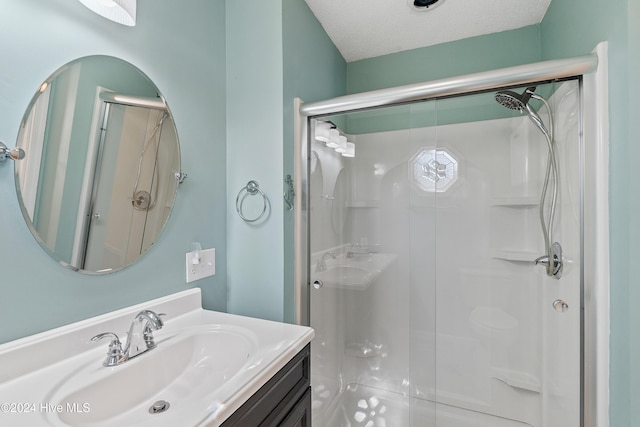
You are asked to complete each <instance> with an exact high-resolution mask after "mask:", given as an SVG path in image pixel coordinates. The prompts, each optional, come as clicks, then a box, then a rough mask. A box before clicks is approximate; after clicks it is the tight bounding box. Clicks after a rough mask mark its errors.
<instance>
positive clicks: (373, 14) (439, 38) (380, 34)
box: [305, 0, 551, 62]
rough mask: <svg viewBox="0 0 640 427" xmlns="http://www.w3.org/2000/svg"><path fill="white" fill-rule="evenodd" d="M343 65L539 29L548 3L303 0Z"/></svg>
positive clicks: (542, 0)
mask: <svg viewBox="0 0 640 427" xmlns="http://www.w3.org/2000/svg"><path fill="white" fill-rule="evenodd" d="M305 1H306V2H307V4H308V5H309V7H310V8H311V10H312V12H313V14H314V15H315V16H316V18H318V20H319V21H320V23H321V24H322V26H323V27H324V29H325V31H326V32H327V34H328V35H329V37H330V38H331V40H333V43H334V44H335V45H336V47H337V48H338V49H339V50H340V53H342V56H344V59H345V60H346V61H347V62H352V61H357V60H359V59H364V58H372V57H375V56H380V55H386V54H389V53H394V52H400V51H403V50H409V49H415V48H419V47H425V46H431V45H435V44H440V43H445V42H449V41H454V40H460V39H464V38H467V37H473V36H479V35H482V34H490V33H497V32H500V31H506V30H513V29H516V28H521V27H525V26H527V25H534V24H538V23H540V21H542V18H543V17H544V14H545V12H546V11H547V8H548V7H549V3H551V0H440V2H439V3H438V4H436V5H435V6H436V7H434V6H432V7H431V8H429V9H427V10H424V11H418V10H416V9H415V8H414V7H413V0H305Z"/></svg>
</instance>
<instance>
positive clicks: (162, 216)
mask: <svg viewBox="0 0 640 427" xmlns="http://www.w3.org/2000/svg"><path fill="white" fill-rule="evenodd" d="M17 146H18V147H19V148H22V149H23V150H24V151H25V153H26V156H25V158H24V159H22V160H20V161H17V162H15V178H16V189H17V192H18V200H19V202H20V207H21V209H22V214H23V215H24V218H25V220H26V222H27V224H28V225H29V228H30V229H31V232H32V233H33V236H34V237H35V238H36V240H37V241H38V243H40V245H41V246H42V247H43V248H44V249H45V250H46V251H47V252H48V253H49V254H50V255H51V256H52V257H53V258H54V259H55V260H56V261H58V262H60V263H61V264H62V265H64V266H66V267H69V268H71V269H73V270H78V271H82V272H85V273H109V272H112V271H116V270H120V269H122V268H124V267H126V266H128V265H130V264H131V263H133V262H134V261H136V260H137V259H138V258H140V257H141V256H142V255H143V254H144V253H145V252H146V251H147V250H148V249H149V248H150V247H151V246H152V245H153V243H154V242H155V241H156V239H157V238H158V236H159V235H160V233H161V232H162V230H163V228H164V226H165V224H166V222H167V219H168V217H169V214H170V212H171V209H172V207H173V203H174V200H175V195H176V190H177V186H178V183H179V181H181V180H182V177H183V175H182V173H181V172H180V148H179V144H178V134H177V132H176V128H175V125H174V122H173V119H172V116H171V113H170V111H169V108H168V107H167V105H166V103H165V101H164V99H163V97H162V96H161V95H160V92H159V90H158V88H157V87H156V86H155V85H154V84H153V82H152V81H151V80H150V79H149V78H148V77H147V76H146V75H145V74H144V73H142V72H141V71H140V70H139V69H137V68H136V67H135V66H133V65H131V64H130V63H128V62H126V61H123V60H121V59H118V58H114V57H110V56H88V57H84V58H80V59H77V60H75V61H72V62H70V63H69V64H66V65H64V66H63V67H61V68H60V69H59V70H57V71H56V72H55V73H53V74H52V75H51V76H50V77H49V78H48V79H47V80H46V81H45V82H44V83H42V85H41V86H40V88H38V90H37V92H36V94H35V95H34V97H33V99H32V100H31V103H30V104H29V107H28V108H27V111H26V112H25V115H24V118H23V120H22V123H21V125H20V130H19V133H18V141H17Z"/></svg>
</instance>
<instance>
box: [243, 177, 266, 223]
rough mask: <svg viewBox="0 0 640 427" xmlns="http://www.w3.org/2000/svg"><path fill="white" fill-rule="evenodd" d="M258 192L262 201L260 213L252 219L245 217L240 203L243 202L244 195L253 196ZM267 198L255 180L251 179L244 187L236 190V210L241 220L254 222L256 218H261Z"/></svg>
mask: <svg viewBox="0 0 640 427" xmlns="http://www.w3.org/2000/svg"><path fill="white" fill-rule="evenodd" d="M258 193H260V195H261V196H262V201H263V205H262V212H260V214H259V215H258V216H257V217H255V218H253V219H249V218H247V217H245V216H244V214H243V213H242V204H243V203H244V199H245V197H247V196H255V195H256V194H258ZM240 196H242V197H240ZM268 200H269V199H268V198H267V196H266V194H264V192H263V191H262V190H261V189H260V185H258V183H257V182H256V181H253V180H251V181H249V182H248V183H247V185H246V186H245V187H242V188H241V189H240V191H239V192H238V195H237V196H236V212H238V215H240V218H242V220H243V221H245V222H256V221H257V220H259V219H260V218H262V217H263V216H264V214H265V212H266V211H267V204H268Z"/></svg>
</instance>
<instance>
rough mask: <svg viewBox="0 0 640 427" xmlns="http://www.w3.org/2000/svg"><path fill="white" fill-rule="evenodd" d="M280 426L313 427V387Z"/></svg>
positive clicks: (308, 389)
mask: <svg viewBox="0 0 640 427" xmlns="http://www.w3.org/2000/svg"><path fill="white" fill-rule="evenodd" d="M279 427H311V387H309V388H307V392H306V393H305V394H304V396H302V398H301V399H300V400H299V401H298V403H297V404H296V406H295V407H294V408H293V409H292V410H291V412H289V414H288V415H287V417H286V418H285V419H284V420H283V421H282V422H281V423H280V424H279Z"/></svg>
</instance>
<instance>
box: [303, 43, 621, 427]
mask: <svg viewBox="0 0 640 427" xmlns="http://www.w3.org/2000/svg"><path fill="white" fill-rule="evenodd" d="M607 63H608V61H607V44H606V43H600V44H599V45H598V46H597V47H596V49H595V50H594V53H591V54H589V55H585V56H580V57H575V58H569V59H560V60H552V61H543V62H537V63H533V64H526V65H520V66H515V67H508V68H502V69H498V70H492V71H486V72H480V73H474V74H469V75H464V76H457V77H451V78H446V79H440V80H434V81H429V82H424V83H417V84H411V85H405V86H399V87H395V88H389V89H381V90H375V91H370V92H364V93H359V94H353V95H346V96H341V97H338V98H333V99H329V100H326V101H320V102H315V103H310V104H306V105H305V104H304V103H303V102H302V100H300V99H296V100H295V102H294V112H295V122H294V126H295V129H294V132H295V136H296V143H295V146H294V158H295V165H294V166H295V183H296V188H297V189H298V191H296V194H295V242H294V245H295V274H294V280H295V286H294V293H295V295H294V297H295V304H296V311H295V315H296V322H297V323H298V324H302V325H307V326H308V325H309V323H310V316H309V306H310V285H311V283H310V278H309V277H310V275H309V272H310V257H309V255H310V253H309V252H310V251H309V233H310V229H309V227H310V219H309V214H310V212H309V180H308V178H309V175H308V171H309V162H310V150H309V146H310V135H309V128H310V127H309V121H310V120H311V119H313V118H315V117H319V116H326V115H331V114H337V113H347V112H353V111H359V110H366V109H371V108H378V107H385V106H393V105H400V104H405V103H410V102H417V101H427V100H433V99H437V98H443V97H450V96H458V95H467V94H473V93H480V92H487V91H493V90H497V89H502V88H507V87H513V86H524V85H528V84H531V83H548V82H554V81H562V80H567V79H573V78H582V106H583V112H582V123H581V125H582V126H581V128H582V129H581V130H582V132H583V136H582V139H583V143H582V147H583V153H582V164H583V169H582V170H581V176H582V179H583V197H582V206H581V216H582V226H583V231H582V258H583V259H582V266H583V267H582V268H583V275H582V280H581V319H580V322H581V326H580V331H581V337H580V342H581V345H580V346H581V361H580V362H581V381H580V382H581V384H580V392H581V396H580V402H581V422H580V425H581V427H596V426H597V427H608V426H609V392H608V384H609V337H608V334H609V230H608V227H609V216H608V215H609V213H608V212H609V206H608V163H609V155H608V133H609V129H608V90H607V87H608V69H607ZM586 171H589V173H587V172H586Z"/></svg>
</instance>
